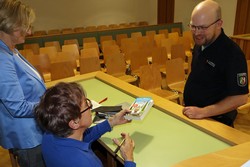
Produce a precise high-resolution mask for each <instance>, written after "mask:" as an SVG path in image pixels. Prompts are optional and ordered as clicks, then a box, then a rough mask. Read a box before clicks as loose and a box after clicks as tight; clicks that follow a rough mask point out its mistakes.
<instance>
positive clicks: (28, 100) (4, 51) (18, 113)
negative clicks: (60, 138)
mask: <svg viewBox="0 0 250 167" xmlns="http://www.w3.org/2000/svg"><path fill="white" fill-rule="evenodd" d="M34 19H35V14H34V11H33V10H32V9H31V8H30V7H29V6H27V5H25V4H23V3H22V2H21V1H19V0H0V145H1V146H2V147H3V148H5V149H9V150H11V151H12V152H13V153H14V155H15V156H17V159H18V163H19V165H20V167H42V166H44V162H43V159H42V155H41V149H40V145H41V142H42V131H41V130H40V129H39V127H38V125H37V124H36V121H35V119H34V107H35V106H36V105H37V103H38V102H39V100H40V97H41V96H42V94H43V93H44V92H45V89H46V88H45V85H44V82H43V80H42V78H41V76H40V75H39V73H38V72H37V71H36V69H34V67H33V66H32V65H31V64H30V63H28V62H27V60H25V59H24V57H23V56H22V55H21V54H20V53H19V52H18V50H17V49H15V46H16V45H17V44H21V43H24V41H25V36H26V35H29V34H31V23H32V22H33V21H34Z"/></svg>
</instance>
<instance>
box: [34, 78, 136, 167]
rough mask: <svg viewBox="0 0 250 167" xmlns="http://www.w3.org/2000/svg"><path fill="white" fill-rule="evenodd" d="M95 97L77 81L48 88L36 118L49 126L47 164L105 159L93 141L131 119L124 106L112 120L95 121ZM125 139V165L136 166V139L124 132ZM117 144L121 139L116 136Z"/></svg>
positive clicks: (85, 166) (95, 166)
mask: <svg viewBox="0 0 250 167" xmlns="http://www.w3.org/2000/svg"><path fill="white" fill-rule="evenodd" d="M91 108H92V104H91V101H90V100H89V99H88V98H87V97H86V95H85V92H84V90H83V89H82V87H81V86H80V85H78V84H77V83H59V84H57V85H55V86H54V87H51V88H49V89H47V91H46V92H45V94H44V95H43V97H42V99H41V101H40V103H39V105H38V106H37V107H36V109H35V116H36V119H37V121H38V123H39V125H41V127H42V128H43V129H44V130H45V133H44V136H43V141H42V154H43V157H44V160H45V163H46V166H47V167H59V166H60V167H72V166H74V167H99V166H103V165H102V162H101V161H100V160H99V159H98V157H97V156H96V155H95V154H94V152H93V151H92V149H91V144H92V143H93V142H94V141H95V140H97V139H98V138H100V137H101V136H102V135H103V134H104V133H106V132H108V131H111V130H112V127H114V126H115V125H120V124H124V123H127V122H129V121H128V120H126V119H124V115H125V114H126V113H128V112H130V111H128V110H122V111H120V112H119V113H117V114H116V115H114V116H113V117H110V118H109V119H108V120H106V121H104V122H102V123H100V124H97V125H96V126H92V127H90V125H91V124H92V117H91V111H90V109H91ZM122 137H123V138H125V142H124V143H123V144H122V146H121V148H120V152H121V156H122V157H123V159H124V160H125V163H124V166H125V167H135V166H136V164H135V162H133V150H134V141H133V140H132V139H131V138H130V136H129V135H128V134H126V133H122ZM113 141H114V143H115V144H116V145H119V144H120V142H119V141H118V140H117V139H113Z"/></svg>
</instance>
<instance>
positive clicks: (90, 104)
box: [80, 99, 93, 114]
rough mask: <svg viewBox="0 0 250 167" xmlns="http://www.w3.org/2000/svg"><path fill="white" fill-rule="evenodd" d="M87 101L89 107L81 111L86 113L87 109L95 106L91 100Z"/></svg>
mask: <svg viewBox="0 0 250 167" xmlns="http://www.w3.org/2000/svg"><path fill="white" fill-rule="evenodd" d="M86 103H87V105H88V107H87V108H85V109H84V110H82V111H81V112H80V113H81V114H82V113H84V112H85V111H87V110H89V109H92V107H93V105H92V103H91V100H89V99H86Z"/></svg>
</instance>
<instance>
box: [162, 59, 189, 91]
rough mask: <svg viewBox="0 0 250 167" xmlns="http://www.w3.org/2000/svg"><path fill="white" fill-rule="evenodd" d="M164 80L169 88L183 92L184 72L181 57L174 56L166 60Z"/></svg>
mask: <svg viewBox="0 0 250 167" xmlns="http://www.w3.org/2000/svg"><path fill="white" fill-rule="evenodd" d="M166 81H167V85H168V87H169V88H170V89H171V90H174V91H178V92H180V93H183V92H184V86H185V82H186V80H185V72H184V68H183V59H181V58H176V59H171V60H168V61H166Z"/></svg>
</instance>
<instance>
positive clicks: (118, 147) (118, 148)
mask: <svg viewBox="0 0 250 167" xmlns="http://www.w3.org/2000/svg"><path fill="white" fill-rule="evenodd" d="M124 142H125V138H124V139H123V140H122V141H121V143H120V144H119V145H118V146H117V148H116V149H115V151H114V153H115V154H117V152H118V151H119V150H120V148H121V146H122V145H123V143H124Z"/></svg>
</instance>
